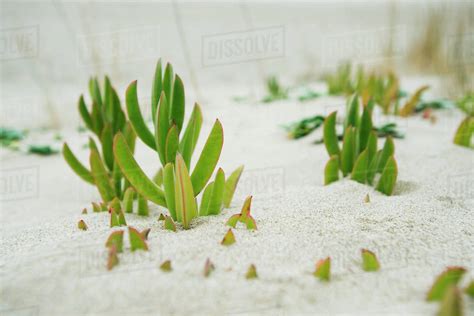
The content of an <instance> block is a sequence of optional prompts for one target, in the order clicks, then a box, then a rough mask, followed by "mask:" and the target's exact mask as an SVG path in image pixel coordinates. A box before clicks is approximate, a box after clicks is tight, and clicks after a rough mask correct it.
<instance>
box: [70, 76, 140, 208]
mask: <svg viewBox="0 0 474 316" xmlns="http://www.w3.org/2000/svg"><path fill="white" fill-rule="evenodd" d="M89 91H90V96H91V99H92V108H91V110H90V111H89V110H88V109H87V106H86V103H85V100H84V97H83V96H82V95H81V96H80V98H79V102H78V107H79V113H80V115H81V118H82V120H83V122H84V124H85V126H86V127H87V128H88V129H89V130H90V131H91V132H92V133H93V134H95V135H96V137H97V138H98V140H99V142H100V146H101V150H100V151H99V147H97V144H96V142H95V141H94V139H93V138H92V137H90V138H89V149H90V157H89V165H90V169H88V168H86V167H85V166H84V165H83V164H82V163H81V162H80V161H79V160H78V159H77V158H76V156H75V155H74V154H73V152H72V151H71V149H70V148H69V146H68V144H67V143H64V145H63V151H62V153H63V156H64V159H65V160H66V162H67V163H68V165H69V166H70V167H71V169H72V170H73V171H74V172H75V173H76V174H77V175H78V176H79V177H80V178H81V179H83V180H84V181H86V182H88V183H90V184H92V185H95V186H96V187H97V189H98V191H99V193H100V196H101V198H102V200H103V201H104V202H105V203H108V202H110V201H112V200H113V199H114V198H115V197H117V198H119V199H122V197H123V194H124V192H125V190H126V189H127V188H128V187H130V184H129V183H128V181H126V180H125V178H124V177H123V175H122V173H121V172H120V169H119V168H118V166H117V164H116V162H115V159H114V155H113V150H112V146H113V138H114V135H116V134H117V133H121V134H123V135H124V138H125V139H126V141H127V144H128V146H129V148H131V150H132V151H133V150H134V148H135V138H136V136H135V132H134V131H133V128H132V126H131V125H130V123H129V122H128V121H127V118H126V116H125V112H124V111H123V110H122V107H121V104H120V99H119V97H118V94H117V92H116V91H115V89H114V88H113V87H112V85H111V83H110V80H109V78H108V77H105V82H104V91H103V93H102V92H101V90H100V87H99V83H98V80H97V79H95V78H94V79H91V80H90V81H89Z"/></svg>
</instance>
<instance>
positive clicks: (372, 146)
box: [367, 131, 377, 166]
mask: <svg viewBox="0 0 474 316" xmlns="http://www.w3.org/2000/svg"><path fill="white" fill-rule="evenodd" d="M376 153H377V134H376V133H375V132H374V131H372V132H370V134H369V139H368V141H367V161H368V162H369V166H370V164H371V163H372V159H373V158H374V157H375V154H376Z"/></svg>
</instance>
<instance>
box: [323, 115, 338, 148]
mask: <svg viewBox="0 0 474 316" xmlns="http://www.w3.org/2000/svg"><path fill="white" fill-rule="evenodd" d="M336 114H337V112H332V113H331V114H330V115H329V116H328V117H326V119H325V120H324V145H325V146H326V150H327V152H328V154H329V156H334V155H337V156H339V154H340V149H339V143H338V139H337V134H336Z"/></svg>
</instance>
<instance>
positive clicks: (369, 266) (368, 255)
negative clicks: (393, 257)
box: [361, 249, 380, 272]
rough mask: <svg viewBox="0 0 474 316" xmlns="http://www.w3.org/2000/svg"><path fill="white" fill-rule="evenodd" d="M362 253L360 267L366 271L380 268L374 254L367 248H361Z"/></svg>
mask: <svg viewBox="0 0 474 316" xmlns="http://www.w3.org/2000/svg"><path fill="white" fill-rule="evenodd" d="M361 254H362V269H364V271H367V272H371V271H377V270H379V269H380V263H379V261H378V260H377V257H376V256H375V254H374V253H373V252H372V251H370V250H367V249H362V250H361Z"/></svg>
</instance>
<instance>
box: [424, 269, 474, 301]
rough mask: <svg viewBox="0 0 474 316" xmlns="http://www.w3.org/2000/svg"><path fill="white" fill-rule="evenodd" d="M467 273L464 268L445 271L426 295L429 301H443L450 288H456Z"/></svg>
mask: <svg viewBox="0 0 474 316" xmlns="http://www.w3.org/2000/svg"><path fill="white" fill-rule="evenodd" d="M464 273H466V269H464V268H463V267H448V268H447V269H446V270H445V271H443V272H442V273H441V274H440V275H439V276H438V277H437V278H436V280H435V282H434V283H433V285H432V286H431V288H430V290H429V291H428V294H427V295H426V300H427V301H441V300H442V299H443V297H444V295H445V294H446V291H447V290H448V288H449V287H450V286H456V285H457V284H458V282H459V281H460V280H461V278H462V276H463V275H464Z"/></svg>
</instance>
